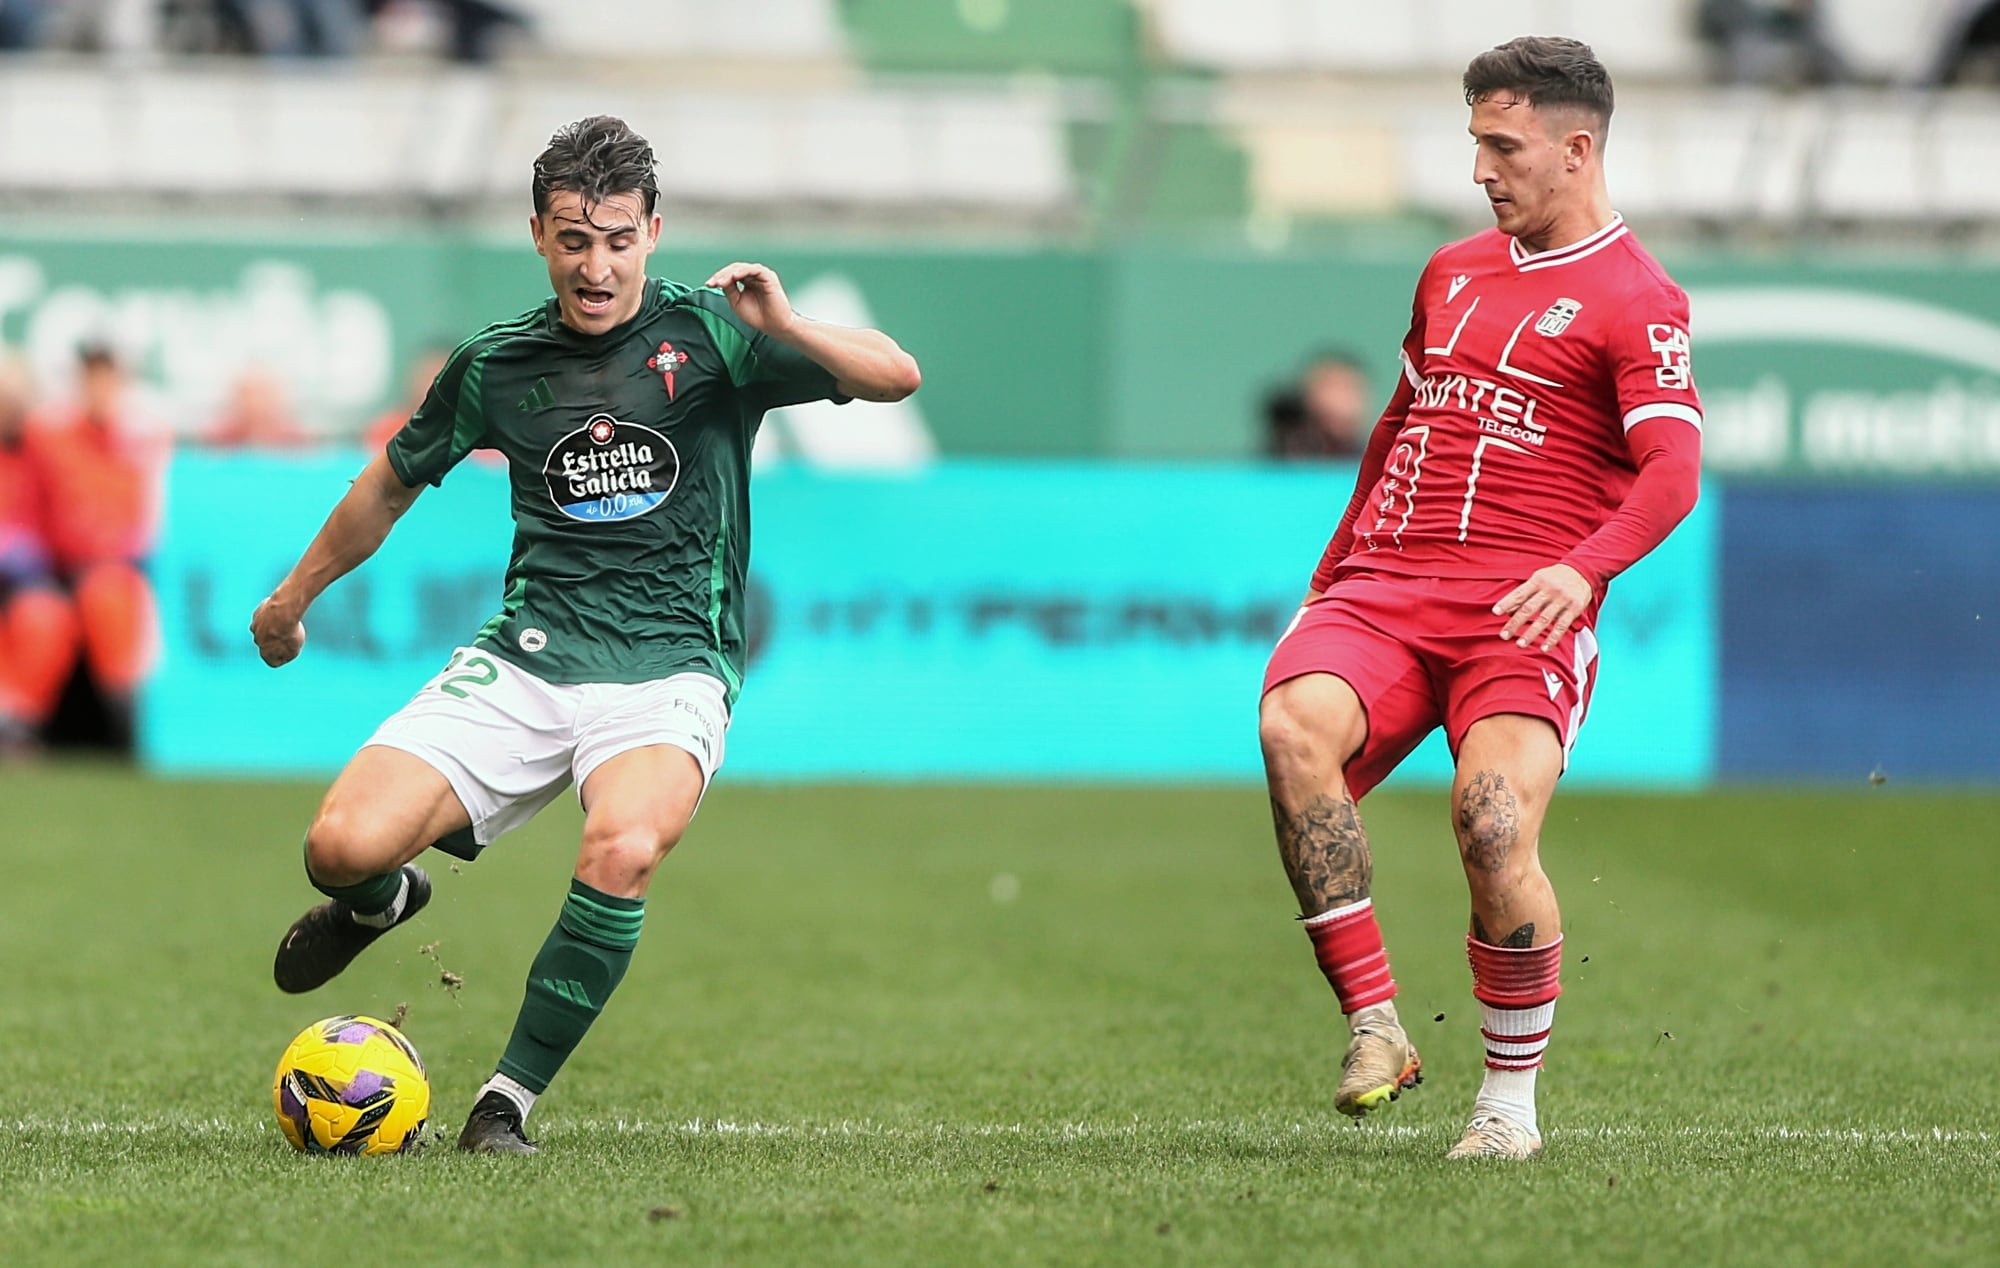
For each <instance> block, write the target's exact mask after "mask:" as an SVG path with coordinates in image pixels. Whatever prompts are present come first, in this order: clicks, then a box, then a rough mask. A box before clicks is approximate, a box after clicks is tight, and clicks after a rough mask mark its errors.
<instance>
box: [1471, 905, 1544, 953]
mask: <svg viewBox="0 0 2000 1268" xmlns="http://www.w3.org/2000/svg"><path fill="white" fill-rule="evenodd" d="M1472 936H1473V937H1475V938H1477V939H1479V940H1480V941H1481V942H1483V943H1485V944H1486V945H1487V946H1489V947H1507V948H1510V949H1514V950H1521V949H1525V948H1528V947H1532V946H1534V945H1535V922H1534V921H1532V920H1530V921H1529V922H1528V923H1526V924H1524V925H1522V926H1521V927H1520V928H1519V929H1516V930H1515V931H1514V932H1512V933H1510V934H1508V935H1507V936H1506V937H1504V938H1501V939H1500V940H1499V941H1497V942H1496V941H1494V939H1493V936H1492V935H1491V934H1489V933H1487V932H1486V926H1485V925H1484V924H1482V923H1480V920H1479V913H1478V912H1476V911H1475V912H1473V913H1472Z"/></svg>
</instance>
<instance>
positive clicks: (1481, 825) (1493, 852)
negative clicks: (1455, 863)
mask: <svg viewBox="0 0 2000 1268" xmlns="http://www.w3.org/2000/svg"><path fill="white" fill-rule="evenodd" d="M1520 823H1521V811H1520V807H1519V805H1518V804H1516V802H1515V801H1514V791H1513V789H1511V788H1509V787H1507V777H1506V776H1505V775H1502V774H1501V773H1500V772H1499V771H1493V770H1483V771H1480V772H1479V773H1478V774H1477V775H1474V776H1473V777H1472V782H1471V783H1469V784H1467V785H1466V786H1465V791H1464V792H1463V793H1462V794H1460V796H1459V799H1458V814H1457V816H1456V819H1455V822H1454V823H1453V826H1454V827H1456V828H1457V829H1458V848H1459V851H1460V852H1461V853H1462V854H1464V856H1465V862H1466V865H1467V866H1468V867H1475V868H1478V869H1479V870H1480V871H1482V872H1497V871H1499V870H1500V869H1501V868H1503V867H1505V866H1507V856H1508V854H1510V853H1511V852H1512V851H1513V848H1514V835H1515V833H1516V832H1517V831H1518V830H1519V828H1520Z"/></svg>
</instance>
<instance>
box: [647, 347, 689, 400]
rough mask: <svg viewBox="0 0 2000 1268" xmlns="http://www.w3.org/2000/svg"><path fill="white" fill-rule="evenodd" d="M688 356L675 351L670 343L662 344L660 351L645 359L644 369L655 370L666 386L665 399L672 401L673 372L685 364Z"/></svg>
mask: <svg viewBox="0 0 2000 1268" xmlns="http://www.w3.org/2000/svg"><path fill="white" fill-rule="evenodd" d="M687 359H688V354H687V353H685V352H680V351H677V350H676V349H675V348H674V345H673V344H671V343H663V344H661V345H660V350H659V351H658V352H656V353H654V354H653V355H652V356H650V357H647V358H646V368H647V369H648V370H657V371H658V372H659V375H660V380H661V381H662V382H663V383H665V384H666V385H667V399H668V400H670V401H671V400H673V399H674V372H675V371H676V370H678V369H680V368H681V367H682V366H684V365H686V364H687Z"/></svg>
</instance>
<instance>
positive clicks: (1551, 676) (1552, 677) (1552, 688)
mask: <svg viewBox="0 0 2000 1268" xmlns="http://www.w3.org/2000/svg"><path fill="white" fill-rule="evenodd" d="M1542 681H1543V682H1545V683H1547V684H1548V685H1549V699H1551V700H1553V699H1555V698H1556V697H1557V696H1559V695H1561V694H1562V689H1563V680H1562V679H1561V678H1559V677H1557V676H1556V671H1555V670H1553V669H1544V670H1543V671H1542Z"/></svg>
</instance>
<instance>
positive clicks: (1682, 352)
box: [1563, 282, 1702, 594]
mask: <svg viewBox="0 0 2000 1268" xmlns="http://www.w3.org/2000/svg"><path fill="white" fill-rule="evenodd" d="M1606 350H1607V353H1608V355H1609V359H1610V367H1609V368H1610V372H1611V377H1612V383H1613V386H1614V391H1615V394H1616V397H1617V402H1618V417H1619V422H1620V423H1621V425H1623V427H1624V428H1625V443H1626V445H1627V446H1628V447H1629V448H1630V450H1631V453H1632V460H1633V462H1634V463H1635V464H1637V466H1638V468H1639V474H1638V476H1637V477H1636V478H1635V479H1634V480H1633V481H1632V487H1631V489H1630V491H1628V492H1627V493H1626V495H1625V500H1624V501H1623V502H1621V503H1619V506H1618V509H1617V510H1616V511H1614V512H1612V515H1611V518H1610V519H1608V520H1606V521H1605V522H1604V523H1603V525H1602V526H1600V527H1599V528H1598V530H1597V531H1596V532H1594V533H1592V534H1591V535H1590V536H1588V537H1586V538H1584V539H1583V540H1582V541H1581V542H1578V543H1577V545H1576V548H1575V549H1574V550H1572V551H1570V552H1569V554H1568V555H1566V556H1564V557H1563V562H1564V563H1566V564H1568V565H1569V566H1570V567H1572V568H1574V569H1576V570H1577V571H1578V572H1580V573H1582V574H1583V576H1584V579H1585V580H1587V581H1589V582H1590V585H1591V588H1592V589H1594V590H1596V591H1597V592H1598V593H1599V594H1602V593H1603V592H1604V586H1605V584H1606V583H1607V582H1609V581H1610V580H1611V579H1612V578H1613V577H1615V576H1617V575H1618V574H1619V573H1621V572H1623V571H1625V570H1626V569H1627V568H1630V567H1631V566H1632V565H1633V564H1635V563H1637V562H1639V560H1640V559H1642V558H1644V557H1645V555H1646V553H1647V552H1648V551H1650V550H1652V549H1653V548H1654V547H1655V546H1658V545H1659V544H1660V543H1661V542H1663V541H1665V540H1666V538H1667V534H1668V533H1670V532H1672V531H1673V528H1674V525H1676V524H1678V523H1680V522H1681V520H1683V519H1685V518H1686V517H1687V513H1688V512H1689V511H1691V510H1693V509H1694V504H1695V499H1696V498H1697V497H1698V496H1700V486H1701V422H1702V418H1701V397H1700V395H1698V394H1697V393H1696V391H1695V386H1694V366H1693V363H1692V360H1691V358H1690V347H1689V343H1688V300H1687V293H1686V292H1685V291H1683V290H1681V288H1680V287H1678V286H1675V285H1673V284H1672V283H1671V282H1667V283H1665V284H1664V285H1659V286H1655V287H1651V288H1649V289H1648V290H1647V292H1646V293H1644V294H1643V295H1640V296H1637V297H1635V298H1634V299H1633V300H1631V301H1630V302H1629V304H1628V306H1627V308H1626V310H1625V312H1624V313H1623V314H1621V316H1620V317H1619V319H1618V321H1617V322H1616V324H1615V325H1614V326H1613V327H1612V331H1611V337H1610V339H1609V341H1608V345H1607V349H1606Z"/></svg>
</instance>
